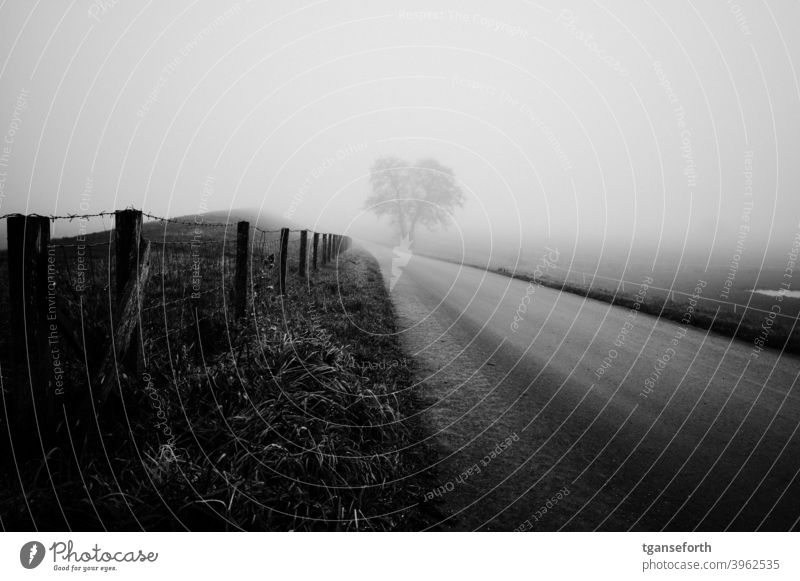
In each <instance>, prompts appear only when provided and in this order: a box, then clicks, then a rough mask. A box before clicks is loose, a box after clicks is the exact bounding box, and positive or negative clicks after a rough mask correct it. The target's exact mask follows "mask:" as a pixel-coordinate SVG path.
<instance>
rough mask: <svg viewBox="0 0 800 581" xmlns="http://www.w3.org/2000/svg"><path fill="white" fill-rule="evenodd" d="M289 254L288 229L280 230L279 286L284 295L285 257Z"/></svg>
mask: <svg viewBox="0 0 800 581" xmlns="http://www.w3.org/2000/svg"><path fill="white" fill-rule="evenodd" d="M288 253H289V229H288V228H281V272H280V277H281V278H280V286H281V294H282V295H285V294H286V257H287V256H288Z"/></svg>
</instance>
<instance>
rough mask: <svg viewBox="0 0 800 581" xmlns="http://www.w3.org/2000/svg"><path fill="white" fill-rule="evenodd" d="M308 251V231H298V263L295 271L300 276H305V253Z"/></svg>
mask: <svg viewBox="0 0 800 581" xmlns="http://www.w3.org/2000/svg"><path fill="white" fill-rule="evenodd" d="M307 253H308V232H306V231H305V230H301V231H300V264H299V265H298V267H297V271H298V273H299V274H300V276H301V277H302V278H305V277H306V254H307Z"/></svg>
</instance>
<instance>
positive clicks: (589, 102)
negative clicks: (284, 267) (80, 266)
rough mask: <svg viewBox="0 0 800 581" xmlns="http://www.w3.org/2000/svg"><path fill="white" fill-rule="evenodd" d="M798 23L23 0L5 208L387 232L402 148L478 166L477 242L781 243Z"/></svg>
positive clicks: (752, 253) (760, 248)
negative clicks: (371, 212) (376, 203)
mask: <svg viewBox="0 0 800 581" xmlns="http://www.w3.org/2000/svg"><path fill="white" fill-rule="evenodd" d="M798 23H800V4H798V3H797V2H788V1H778V2H769V3H766V2H750V1H742V2H726V1H724V0H719V1H703V2H694V3H688V2H668V3H667V2H636V3H632V2H574V3H570V4H568V5H556V4H555V3H544V2H542V3H533V2H523V1H509V2H504V3H502V6H500V5H498V3H487V2H463V1H459V2H455V1H452V2H446V1H440V0H437V1H427V2H408V3H394V2H375V1H369V2H367V1H361V2H358V1H331V2H295V1H292V2H289V1H280V2H263V3H262V2H244V1H242V2H238V3H231V4H227V5H223V3H220V2H210V1H198V2H168V3H167V2H164V3H155V2H151V3H148V4H143V3H140V2H129V1H126V0H118V1H113V0H106V1H104V2H100V0H96V1H94V2H91V1H75V2H72V3H66V2H39V3H35V2H28V1H25V2H23V1H21V0H9V1H7V2H5V3H4V4H3V6H2V9H0V28H1V30H0V32H2V34H0V58H2V60H1V61H0V67H1V68H0V78H1V79H2V82H1V83H0V132H2V133H3V135H4V136H5V138H6V142H5V143H3V146H5V148H6V149H4V150H3V151H2V152H0V153H3V158H1V159H0V163H1V164H3V165H0V172H3V174H2V175H1V176H0V180H2V181H1V182H0V183H1V184H2V190H0V195H2V198H1V199H0V213H7V212H14V211H21V212H25V211H30V212H39V213H65V212H78V211H80V210H81V206H83V209H84V210H87V209H88V210H89V211H92V212H94V211H100V210H112V209H115V208H122V207H125V206H129V205H133V206H135V207H140V208H143V209H144V210H146V211H149V212H152V213H155V214H159V215H170V216H175V215H181V214H189V213H195V212H198V211H199V210H201V209H202V207H201V206H202V205H203V203H204V204H205V205H206V206H207V207H208V208H209V209H223V210H226V209H229V208H242V207H249V208H261V209H262V210H263V211H266V212H269V213H271V214H273V215H276V216H284V215H285V216H287V217H291V218H292V220H294V221H295V222H296V223H300V224H304V225H306V226H309V227H316V228H319V229H327V230H343V229H345V228H351V230H349V231H351V232H353V233H364V232H379V231H383V232H385V231H386V229H385V228H376V225H375V222H374V220H372V219H371V218H368V217H366V216H363V215H361V205H362V203H363V200H364V198H365V197H366V195H367V187H368V184H367V172H368V170H369V166H370V164H371V162H372V161H373V160H374V159H375V158H376V157H378V156H380V155H385V154H394V155H398V156H401V157H405V158H408V159H409V160H414V159H417V158H420V157H435V158H436V159H438V160H439V161H441V162H442V163H444V164H445V165H448V166H450V167H452V168H453V169H454V170H455V172H456V175H457V176H458V177H459V179H461V180H462V183H463V187H464V189H465V191H466V192H467V196H468V203H467V205H466V206H465V208H464V209H463V211H461V212H459V214H458V215H457V216H456V226H455V228H453V229H451V231H450V233H449V234H448V235H449V236H451V237H455V238H454V239H456V238H457V237H458V236H459V232H461V233H463V235H464V237H465V238H468V239H470V240H473V241H474V242H475V243H478V244H486V243H493V244H496V245H500V246H505V247H516V246H518V245H520V244H530V243H538V242H543V241H558V242H559V243H561V244H567V245H569V244H572V243H573V242H575V241H577V242H578V245H579V246H583V247H585V248H597V247H599V246H602V245H603V244H606V245H608V247H609V248H612V247H613V248H623V249H627V248H630V247H634V248H652V247H655V246H656V245H659V244H660V245H662V247H663V248H668V249H678V250H680V249H681V248H682V247H683V246H684V244H685V245H686V248H687V249H689V250H690V251H691V252H692V253H694V254H697V255H699V256H707V255H709V252H710V250H711V249H712V247H716V248H717V250H719V260H720V261H721V262H725V261H726V260H727V259H729V258H726V257H728V255H729V253H730V251H731V249H733V248H734V247H735V245H736V242H737V233H739V232H740V227H741V226H742V225H743V224H747V225H748V226H749V227H750V230H749V231H748V233H747V236H746V247H747V254H748V259H750V260H755V261H756V262H758V260H760V256H761V255H762V254H763V252H764V250H765V249H766V248H767V245H768V243H769V244H770V245H771V247H772V248H773V250H774V251H775V252H776V253H777V254H778V255H780V254H781V253H783V252H784V249H788V248H789V247H790V246H791V240H792V238H793V237H794V235H795V233H797V232H798V230H800V224H799V222H800V195H798V186H800V167H798V165H799V164H798V159H800V147H799V145H800V143H799V141H800V90H799V89H798V79H797V77H796V73H797V68H798V67H797V65H796V63H797V62H798V56H800V39H798V38H797V35H796V34H794V33H795V30H796V28H797V25H798ZM8 138H10V141H11V142H10V143H9V142H8ZM751 167H752V202H753V206H752V211H750V212H749V213H748V206H747V200H748V198H747V197H746V195H745V188H746V186H747V184H746V180H745V175H744V174H745V170H746V169H747V170H749V169H750V168H751ZM209 178H211V179H210V181H209ZM208 183H212V184H213V185H212V186H211V187H207V186H206V191H205V194H206V195H205V196H203V191H204V184H208ZM87 184H88V185H87ZM743 214H746V215H745V216H744V217H743ZM745 219H746V220H747V222H745Z"/></svg>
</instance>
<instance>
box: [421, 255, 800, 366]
mask: <svg viewBox="0 0 800 581" xmlns="http://www.w3.org/2000/svg"><path fill="white" fill-rule="evenodd" d="M432 248H433V247H427V248H426V249H425V251H419V253H420V254H423V255H426V256H430V257H433V258H440V259H443V260H448V261H452V262H463V263H464V264H468V265H471V266H476V267H478V268H487V269H488V270H491V271H493V272H497V273H500V274H504V275H507V276H513V277H515V278H520V279H523V280H529V279H530V278H531V276H532V274H533V272H534V271H535V270H536V269H537V266H540V264H541V258H539V256H540V255H541V254H542V253H541V252H540V253H536V252H529V253H526V254H525V255H524V256H523V257H521V258H520V260H519V261H518V263H516V264H515V262H516V258H515V257H513V256H512V255H511V253H505V254H503V253H498V252H496V251H495V252H494V253H493V258H492V259H491V260H489V259H487V258H486V256H485V254H484V253H478V252H473V253H469V252H468V253H467V254H466V255H465V256H464V257H463V259H458V258H457V253H456V252H454V251H453V250H452V249H440V250H434V249H432ZM543 253H544V254H546V252H543ZM532 256H536V258H532ZM783 270H784V267H783V266H774V265H769V266H765V267H763V268H760V267H756V266H752V265H749V266H746V265H740V266H739V269H738V271H737V272H736V274H735V276H734V277H733V280H732V283H729V286H730V288H729V289H728V292H727V293H723V291H724V290H725V282H726V279H727V278H728V275H729V270H728V265H725V266H722V267H710V268H709V269H708V270H706V269H705V265H699V264H681V265H680V266H679V265H678V263H677V262H676V261H662V262H661V263H659V264H656V265H655V268H653V265H652V263H644V262H641V261H639V262H637V261H629V262H628V263H625V261H624V260H605V261H602V262H600V263H597V262H593V261H591V260H582V261H581V260H574V261H570V260H569V257H566V256H561V257H560V260H559V261H558V262H557V263H556V264H555V265H554V266H550V267H548V268H542V269H541V271H542V276H541V277H540V278H539V282H541V283H542V284H544V285H546V286H549V287H552V288H556V289H559V290H563V291H566V292H572V293H575V294H579V295H582V296H588V297H590V298H593V299H596V300H600V301H604V302H607V303H612V304H615V305H620V306H625V307H630V306H632V305H633V302H634V297H635V295H636V293H637V292H639V290H640V288H641V286H640V285H642V284H643V283H644V282H645V281H646V280H647V279H648V277H649V279H652V282H651V283H650V284H649V288H648V289H647V293H646V297H645V300H644V302H643V303H642V308H641V310H643V311H644V312H647V313H650V314H653V315H656V316H661V317H665V318H668V319H671V320H675V321H680V320H681V319H682V318H683V317H684V314H685V313H686V311H687V308H688V307H689V306H690V303H689V301H690V299H691V298H692V295H693V293H694V290H695V288H696V287H697V286H698V283H699V282H700V281H702V282H704V283H705V286H704V287H702V289H701V291H702V292H701V293H700V294H699V296H698V297H697V298H696V299H695V300H696V302H697V305H696V307H695V310H694V313H693V317H692V320H691V323H690V324H692V325H694V326H697V327H701V328H705V329H709V328H710V329H711V330H712V331H714V332H717V333H720V334H722V335H725V336H728V337H736V338H737V339H740V340H742V341H747V342H750V343H753V342H754V341H756V340H757V339H758V340H760V339H761V338H763V340H764V344H765V345H766V346H767V347H769V348H773V349H778V350H785V351H787V352H790V353H800V331H799V330H798V328H797V318H798V316H800V298H796V297H792V296H788V295H787V296H783V297H780V299H779V298H778V297H774V296H767V295H764V294H759V293H754V292H752V291H753V289H766V290H770V289H772V290H778V289H779V288H780V287H779V285H780V283H781V281H782V277H783ZM770 313H773V314H772V315H771V314H770ZM764 326H767V327H768V330H767V331H765V329H764Z"/></svg>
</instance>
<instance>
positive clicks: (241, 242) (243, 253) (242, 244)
mask: <svg viewBox="0 0 800 581" xmlns="http://www.w3.org/2000/svg"><path fill="white" fill-rule="evenodd" d="M249 245H250V222H248V221H246V220H242V221H241V222H239V223H238V224H237V225H236V273H235V274H234V300H235V304H234V315H235V316H236V317H243V316H244V313H245V311H246V309H247V278H248V277H247V267H248V261H247V248H248V246H249Z"/></svg>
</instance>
